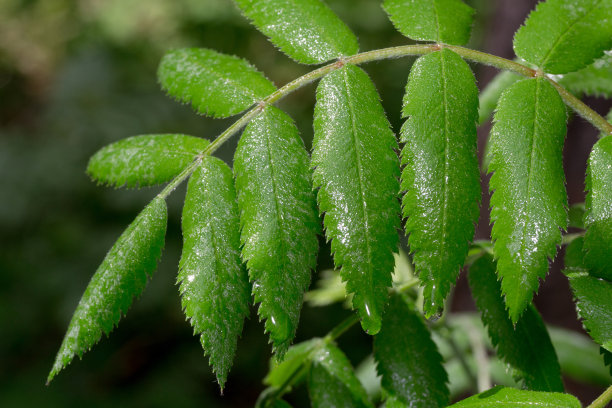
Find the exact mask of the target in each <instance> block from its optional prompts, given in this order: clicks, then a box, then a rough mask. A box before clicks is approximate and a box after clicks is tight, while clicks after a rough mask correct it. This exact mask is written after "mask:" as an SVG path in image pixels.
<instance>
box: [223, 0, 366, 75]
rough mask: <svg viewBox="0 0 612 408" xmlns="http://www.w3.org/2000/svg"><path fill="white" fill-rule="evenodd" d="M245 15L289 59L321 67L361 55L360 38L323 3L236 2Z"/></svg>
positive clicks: (310, 0) (302, 0) (308, 0)
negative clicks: (327, 62) (358, 40)
mask: <svg viewBox="0 0 612 408" xmlns="http://www.w3.org/2000/svg"><path fill="white" fill-rule="evenodd" d="M234 2H235V3H236V4H237V5H238V7H239V8H240V10H241V11H242V13H243V14H244V15H245V16H246V17H247V18H248V19H249V20H251V21H252V23H253V25H255V27H257V29H258V30H260V31H261V32H262V33H264V34H265V35H266V36H267V37H268V38H269V39H270V41H272V43H273V44H274V45H276V46H277V47H278V48H280V49H281V51H283V52H284V53H285V54H287V55H288V56H289V57H291V58H293V59H294V60H295V61H297V62H303V63H305V64H319V63H321V62H325V61H329V60H331V59H336V58H339V57H342V56H348V55H353V54H356V53H357V51H359V44H358V43H357V38H356V37H355V35H354V34H353V33H352V32H351V30H350V29H349V28H348V27H347V26H346V25H345V24H344V23H343V22H342V20H340V19H339V18H338V17H337V16H336V15H335V14H334V12H333V11H332V10H331V9H330V8H329V7H328V6H327V5H326V4H325V3H324V2H323V1H321V0H299V1H297V0H291V1H288V0H266V1H259V0H234Z"/></svg>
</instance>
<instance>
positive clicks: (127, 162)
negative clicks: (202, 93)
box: [87, 134, 209, 187]
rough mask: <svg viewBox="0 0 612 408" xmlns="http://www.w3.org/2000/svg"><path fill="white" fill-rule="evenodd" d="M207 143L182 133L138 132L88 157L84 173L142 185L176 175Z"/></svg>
mask: <svg viewBox="0 0 612 408" xmlns="http://www.w3.org/2000/svg"><path fill="white" fill-rule="evenodd" d="M208 145H209V143H208V141H207V140H205V139H200V138H199V137H194V136H187V135H181V134H161V135H141V136H133V137H129V138H127V139H123V140H120V141H118V142H115V143H112V144H110V145H108V146H106V147H103V148H102V149H100V150H98V152H97V153H96V154H94V155H93V156H92V157H91V159H90V160H89V164H88V165H87V173H88V174H89V175H90V176H91V178H93V179H94V180H96V181H98V182H100V183H103V184H108V185H111V186H114V187H121V186H124V185H127V186H128V187H145V186H152V185H155V184H161V183H165V182H167V181H170V180H172V179H173V178H174V177H176V176H177V175H178V174H179V173H180V172H181V171H182V170H183V169H184V168H185V167H186V166H187V165H188V164H189V163H191V162H192V161H193V160H194V159H195V157H196V155H197V154H198V153H201V152H202V151H203V150H204V149H205V148H206V146H208Z"/></svg>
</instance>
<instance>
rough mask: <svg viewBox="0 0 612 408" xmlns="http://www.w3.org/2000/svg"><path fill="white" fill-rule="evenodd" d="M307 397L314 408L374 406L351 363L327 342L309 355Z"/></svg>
mask: <svg viewBox="0 0 612 408" xmlns="http://www.w3.org/2000/svg"><path fill="white" fill-rule="evenodd" d="M308 394H309V395H310V402H311V406H312V407H313V408H318V407H347V408H349V407H359V408H364V407H373V405H372V403H371V402H370V401H369V399H368V395H367V393H366V391H365V390H364V389H363V386H362V385H361V383H360V382H359V379H357V377H356V376H355V373H354V371H353V367H352V366H351V363H350V361H349V360H348V359H347V358H346V356H345V355H344V353H343V352H342V351H341V350H340V349H339V348H338V347H336V346H335V345H333V344H329V343H328V344H325V345H324V346H322V347H319V348H318V349H317V350H316V351H315V352H314V354H313V355H312V365H311V367H310V373H309V375H308Z"/></svg>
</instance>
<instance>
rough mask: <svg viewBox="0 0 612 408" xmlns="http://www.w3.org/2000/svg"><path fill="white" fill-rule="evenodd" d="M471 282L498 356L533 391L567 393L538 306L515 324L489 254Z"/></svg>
mask: <svg viewBox="0 0 612 408" xmlns="http://www.w3.org/2000/svg"><path fill="white" fill-rule="evenodd" d="M469 282H470V288H471V289H472V294H473V297H474V299H475V300H476V306H477V307H478V310H480V312H481V316H482V322H483V324H484V325H485V326H487V331H488V333H489V337H490V338H491V342H492V343H493V346H494V347H495V349H496V350H497V355H498V356H499V358H501V359H502V360H503V361H504V362H506V363H507V364H508V365H510V366H511V367H512V368H513V370H514V373H513V377H515V379H516V380H517V381H519V380H522V381H523V382H524V384H525V386H526V387H527V388H528V389H530V390H534V391H552V392H563V391H564V388H563V381H562V380H561V368H560V367H559V361H558V360H557V355H556V353H555V349H554V348H553V345H552V343H551V340H550V336H549V335H548V331H547V330H546V327H545V326H544V322H543V321H542V318H541V317H540V314H539V313H538V312H537V310H536V309H535V307H533V306H532V305H529V306H528V307H527V309H526V310H525V313H523V315H522V316H521V317H520V318H519V319H518V321H517V322H516V324H514V325H513V324H512V321H510V318H509V317H508V314H507V313H506V309H505V307H504V302H503V300H502V296H501V286H500V283H499V281H498V280H497V276H496V275H495V263H494V262H493V260H492V259H491V257H490V256H488V255H485V256H483V257H481V258H479V259H478V260H477V261H476V262H474V264H473V265H472V267H471V268H470V273H469Z"/></svg>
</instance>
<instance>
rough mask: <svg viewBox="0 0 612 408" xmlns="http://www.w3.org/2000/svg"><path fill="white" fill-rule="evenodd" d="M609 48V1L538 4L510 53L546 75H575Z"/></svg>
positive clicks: (611, 31)
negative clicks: (540, 69) (512, 51)
mask: <svg viewBox="0 0 612 408" xmlns="http://www.w3.org/2000/svg"><path fill="white" fill-rule="evenodd" d="M610 48H612V0H547V1H544V2H541V3H538V5H537V7H536V9H535V11H532V12H531V14H530V15H529V17H528V18H527V20H526V21H525V25H524V26H522V27H521V28H520V29H519V30H518V31H517V32H516V35H515V36H514V52H516V55H518V56H519V57H521V58H522V59H524V60H525V61H527V62H530V63H532V64H534V65H537V66H539V67H540V68H542V69H543V70H544V71H545V72H547V73H549V74H565V73H568V72H573V71H577V70H579V69H581V68H584V67H586V66H587V65H589V64H591V63H592V62H593V61H594V60H595V59H597V58H600V57H601V56H602V55H603V54H604V51H606V50H609V49H610Z"/></svg>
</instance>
